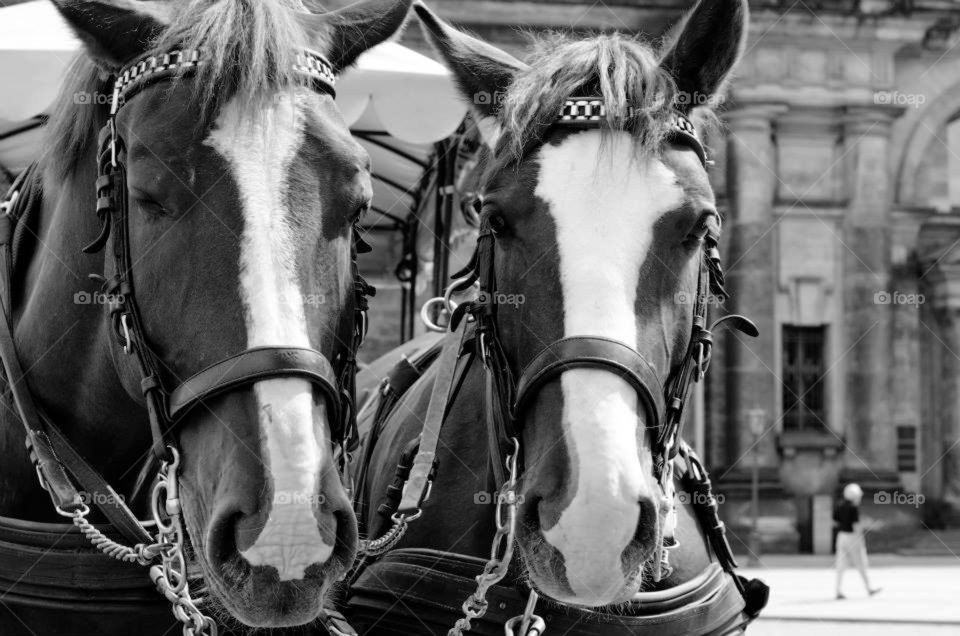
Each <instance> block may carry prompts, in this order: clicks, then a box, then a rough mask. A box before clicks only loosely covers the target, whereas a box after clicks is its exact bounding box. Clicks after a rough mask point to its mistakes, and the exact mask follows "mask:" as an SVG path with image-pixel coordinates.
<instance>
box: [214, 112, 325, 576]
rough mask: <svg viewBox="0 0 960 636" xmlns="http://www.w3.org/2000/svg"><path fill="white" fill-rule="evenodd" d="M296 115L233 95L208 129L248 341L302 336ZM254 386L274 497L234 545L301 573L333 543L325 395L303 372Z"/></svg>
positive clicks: (253, 558) (298, 342)
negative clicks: (236, 252)
mask: <svg viewBox="0 0 960 636" xmlns="http://www.w3.org/2000/svg"><path fill="white" fill-rule="evenodd" d="M303 125H304V121H303V115H302V110H301V106H300V104H299V102H298V100H278V101H277V102H276V103H274V104H272V105H271V106H270V107H269V108H267V109H265V110H258V111H257V112H246V111H245V110H244V104H243V103H242V102H240V101H238V100H233V101H231V102H230V103H228V104H227V105H226V106H225V107H224V108H223V111H222V112H221V114H220V116H219V118H218V120H217V125H216V127H215V130H214V131H213V132H212V133H211V134H210V137H209V139H208V143H209V144H210V145H211V146H213V147H214V148H215V149H216V150H217V151H218V152H219V153H220V154H221V155H223V157H224V158H225V159H226V160H227V161H228V163H229V164H230V167H231V169H232V171H233V177H234V180H235V182H236V185H237V188H238V189H239V192H240V198H241V202H242V205H243V216H244V229H243V236H242V237H241V247H240V293H241V297H242V299H243V303H244V308H245V311H246V322H247V346H249V347H258V346H301V347H309V346H310V339H309V338H308V337H307V323H306V316H305V313H304V304H303V294H302V292H301V289H300V286H299V284H298V277H297V271H296V264H295V254H294V253H293V250H292V246H294V245H296V243H297V241H296V240H295V238H294V237H293V236H292V229H291V227H290V225H289V218H288V217H289V211H288V210H287V207H286V203H285V201H286V180H287V172H288V170H289V166H290V162H291V161H292V160H293V157H294V156H295V154H296V152H297V150H298V148H299V147H300V145H301V144H302V143H303V137H304V133H303ZM317 214H319V212H317ZM253 392H254V396H255V398H256V401H257V408H258V412H259V418H260V436H261V449H262V451H263V453H264V455H265V457H266V462H267V465H268V470H269V478H270V483H271V485H272V487H273V500H272V501H271V502H270V511H269V516H268V517H267V522H266V524H265V525H264V528H263V530H262V531H261V532H260V534H259V536H258V537H257V539H256V541H255V542H254V544H253V545H252V546H250V547H249V548H248V549H246V550H244V551H243V552H242V555H243V557H244V558H246V559H247V561H249V562H250V563H251V564H252V565H269V566H273V567H275V568H276V569H277V571H278V573H279V577H280V580H295V579H301V578H303V577H304V576H305V570H306V568H307V567H309V566H310V565H312V564H315V563H323V562H325V561H326V560H327V559H329V558H330V555H331V554H332V552H333V545H331V544H328V543H327V542H326V541H325V540H324V539H323V537H322V536H321V534H320V530H319V527H318V522H317V520H316V518H315V517H314V512H313V511H314V510H315V509H317V508H318V507H319V504H321V503H322V502H320V501H319V500H318V498H319V496H320V495H319V494H318V493H319V492H320V490H319V476H320V474H321V471H322V470H323V469H324V468H325V467H329V466H330V465H331V464H332V457H331V454H330V452H329V450H328V447H329V440H328V439H327V433H326V431H327V425H326V409H325V405H323V404H321V405H320V406H319V408H316V407H314V403H313V392H312V387H311V385H310V383H309V382H307V381H305V380H299V379H285V378H284V379H271V380H264V381H261V382H257V383H256V384H255V385H254V387H253ZM315 412H319V414H320V417H319V419H318V420H317V421H315V419H314V415H315Z"/></svg>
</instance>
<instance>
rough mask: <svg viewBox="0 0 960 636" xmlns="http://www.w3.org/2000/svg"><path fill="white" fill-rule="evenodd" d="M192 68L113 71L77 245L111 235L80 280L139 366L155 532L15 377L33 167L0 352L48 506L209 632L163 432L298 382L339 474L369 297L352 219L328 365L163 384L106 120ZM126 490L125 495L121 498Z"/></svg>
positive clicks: (307, 63) (219, 365)
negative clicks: (275, 385) (316, 403)
mask: <svg viewBox="0 0 960 636" xmlns="http://www.w3.org/2000/svg"><path fill="white" fill-rule="evenodd" d="M201 64H203V53H202V51H199V50H184V51H172V52H169V53H165V54H161V55H151V56H148V57H145V58H143V59H141V60H139V61H138V62H136V63H134V64H132V65H130V66H128V67H126V68H125V69H123V70H122V71H121V72H119V73H118V74H117V76H116V77H115V80H114V86H113V94H112V99H111V103H110V112H109V117H108V119H107V122H106V124H105V125H104V126H103V128H102V129H101V131H100V134H99V147H98V153H97V167H98V177H97V180H96V196H97V205H96V211H97V216H98V218H99V219H100V222H101V229H100V232H99V235H98V236H97V238H96V239H95V240H94V241H93V242H92V243H90V244H89V245H87V246H86V247H84V248H83V251H84V252H86V253H96V252H99V251H101V250H103V249H104V248H105V247H106V246H107V245H108V243H110V241H109V239H110V237H111V235H112V237H113V240H112V247H113V249H112V251H113V254H112V257H113V265H114V272H115V273H114V274H113V276H111V277H110V278H109V279H105V280H104V279H103V277H100V276H97V275H92V276H91V278H95V279H98V280H103V281H104V282H103V288H104V291H105V293H106V294H107V298H108V300H109V305H108V307H109V316H110V322H111V326H112V333H113V336H114V337H115V339H116V342H117V344H118V345H119V347H120V348H122V350H123V352H124V354H125V355H132V356H134V358H135V359H136V361H137V364H138V367H139V371H140V376H141V381H140V388H141V391H142V393H143V397H144V400H145V403H146V408H147V413H148V419H149V425H150V432H151V436H152V448H151V450H152V453H151V457H150V458H149V459H148V461H149V462H150V464H149V465H148V466H146V467H145V471H144V473H143V474H149V472H150V470H149V469H150V468H151V467H152V466H153V465H155V464H157V463H159V466H160V468H159V473H158V480H157V482H156V484H155V485H154V488H153V492H152V496H151V501H150V504H151V509H152V512H153V517H154V520H153V523H155V524H156V528H157V535H156V537H154V536H152V535H151V533H150V532H149V531H148V530H147V528H146V527H145V525H144V523H145V522H141V521H139V520H138V519H137V517H136V516H135V515H134V513H133V512H132V511H131V510H130V509H129V508H128V507H127V505H126V504H125V503H124V501H123V497H121V496H120V495H118V494H117V493H116V492H115V491H114V490H113V488H111V487H110V485H109V484H108V483H106V481H105V480H104V478H103V477H102V476H100V474H99V473H98V472H97V471H96V470H95V469H94V468H92V467H91V466H90V465H89V464H88V463H87V462H86V461H85V460H84V458H83V457H81V456H80V454H79V453H77V452H76V450H74V448H73V446H72V445H71V443H70V442H69V441H68V440H67V438H66V437H65V436H64V434H63V433H62V432H61V430H60V429H59V427H58V426H56V425H55V424H54V422H53V421H51V419H50V418H49V417H47V415H46V414H45V413H43V411H42V409H40V407H39V406H38V405H37V404H36V403H35V401H34V400H33V397H32V395H31V394H30V392H29V390H28V388H27V384H26V374H25V372H24V370H23V367H22V366H21V362H20V361H19V358H18V355H17V350H16V346H15V344H14V340H13V307H12V304H11V298H12V268H13V263H12V256H11V238H12V234H13V227H14V225H15V223H16V221H17V219H18V215H17V208H18V206H17V200H18V197H19V195H20V193H21V191H22V190H24V189H25V188H27V187H32V185H33V184H32V183H29V181H30V179H31V178H32V179H36V178H37V177H38V175H37V174H35V173H37V172H38V169H37V166H36V164H34V166H31V168H30V169H29V170H28V171H27V172H25V173H24V174H23V175H21V177H20V178H19V179H18V180H17V182H15V183H14V185H13V187H12V188H11V192H10V194H9V195H8V197H7V199H6V201H5V202H4V204H3V207H2V209H0V211H2V212H3V213H2V215H0V249H2V258H0V269H2V270H3V271H0V299H2V302H3V312H4V317H3V319H2V320H0V358H2V362H3V367H4V371H5V374H6V380H7V385H8V386H9V387H10V390H11V393H12V395H13V401H14V404H15V406H16V409H17V413H18V416H19V419H20V420H21V422H22V423H23V425H24V427H25V429H26V437H27V447H28V449H29V452H30V457H31V460H32V461H33V463H34V465H35V467H36V470H37V475H38V477H39V479H40V483H41V485H42V486H43V488H44V489H45V490H46V491H47V492H48V493H49V494H50V496H51V498H52V500H53V504H54V506H55V508H56V510H57V512H58V513H59V514H61V515H62V516H65V517H68V518H70V519H71V520H72V521H73V523H74V524H75V525H76V526H77V527H78V528H80V530H81V531H82V532H83V533H84V534H85V535H86V536H87V537H88V538H89V539H90V540H91V541H92V542H93V543H94V545H95V546H96V547H97V548H98V549H100V550H101V551H103V552H105V553H106V554H108V555H110V556H112V557H115V558H118V559H120V560H124V561H128V562H136V563H140V564H141V565H150V564H151V563H153V562H154V561H156V560H157V559H158V558H159V559H160V560H161V561H162V563H161V564H159V565H153V566H152V568H151V578H152V579H153V580H154V583H155V584H156V585H157V587H158V589H159V591H160V592H161V593H163V594H164V595H165V596H167V598H168V600H170V602H171V603H172V604H173V608H174V614H175V615H176V616H177V618H178V619H179V620H181V622H183V623H184V632H185V633H189V634H201V633H202V634H216V633H217V626H216V624H215V623H214V622H213V620H212V619H210V618H209V617H207V616H205V615H203V614H202V613H201V612H200V611H199V610H197V608H196V606H195V604H194V603H193V601H192V599H191V598H190V594H189V588H188V586H187V572H186V563H185V559H184V555H183V542H184V538H185V533H184V529H183V526H182V521H181V519H180V500H179V494H178V486H177V474H176V473H177V466H178V464H179V453H178V451H177V444H176V441H175V439H174V435H173V432H174V431H175V429H176V426H177V424H178V423H179V422H181V421H182V420H183V418H184V416H185V415H186V414H187V413H189V412H190V411H192V410H193V409H195V408H197V407H198V406H200V405H203V404H205V403H206V402H207V401H208V400H211V399H213V398H215V397H216V396H219V395H221V394H224V393H228V392H230V391H234V390H238V389H242V388H245V387H248V386H250V385H251V384H253V383H255V382H259V381H261V380H264V379H267V378H290V377H297V378H302V379H305V380H307V381H309V382H310V383H311V384H312V385H313V386H315V387H316V388H317V389H318V390H319V391H320V392H321V394H323V396H324V397H325V398H326V403H327V405H328V408H329V410H330V411H331V412H332V414H333V417H332V418H331V428H332V431H331V434H332V439H333V442H334V444H335V445H339V446H340V462H341V470H342V471H343V474H347V472H348V467H347V466H346V464H347V462H348V453H349V452H351V451H353V450H354V449H355V448H356V445H357V444H358V440H357V432H356V413H355V407H354V404H355V376H356V370H357V362H356V352H357V349H358V348H359V346H360V344H361V343H362V341H363V338H364V336H365V335H366V329H367V317H366V312H367V297H368V296H372V295H373V294H374V293H375V290H374V289H373V287H371V286H370V285H368V284H367V283H366V281H365V280H364V279H363V278H362V277H361V276H360V274H359V270H358V266H357V261H356V257H357V254H359V253H364V252H368V251H369V250H370V247H369V246H368V245H367V244H366V242H365V241H364V240H363V239H362V238H361V236H360V234H359V231H358V229H357V228H356V227H354V228H353V243H352V248H351V260H352V271H353V279H354V317H353V321H352V322H353V326H352V334H351V339H350V342H349V343H346V344H345V345H344V346H343V347H342V348H341V350H340V351H339V352H338V353H337V355H336V357H335V359H334V364H331V362H330V361H329V360H328V359H327V358H326V356H324V354H322V353H321V352H319V351H316V350H314V349H310V348H304V347H286V346H270V347H254V348H250V349H247V350H245V351H241V352H238V353H236V354H234V355H231V356H229V357H227V358H225V359H223V360H221V361H219V362H216V363H214V364H212V365H210V366H209V367H207V368H205V369H203V370H202V371H200V372H198V373H196V374H194V375H193V376H191V377H189V378H187V379H186V380H184V381H183V382H180V383H179V384H177V385H176V386H174V387H173V388H172V389H171V388H168V385H167V383H166V382H165V381H164V375H163V373H162V371H161V369H162V368H163V363H162V362H161V359H160V357H159V356H158V355H157V354H156V353H155V352H154V350H153V349H152V348H151V346H150V343H149V341H148V338H147V336H146V333H147V331H146V329H145V328H144V322H143V314H142V312H141V311H140V308H139V306H138V303H137V299H136V293H135V292H136V288H135V285H134V277H133V266H134V257H133V254H132V253H131V241H130V223H129V202H128V200H129V193H128V189H127V174H126V166H125V164H124V159H125V150H126V148H125V145H124V141H123V139H122V137H121V136H120V134H119V132H118V130H117V122H116V117H117V113H118V112H119V110H120V108H121V106H122V105H124V104H126V103H127V102H128V101H129V100H130V99H131V98H133V97H134V96H136V95H137V94H138V93H139V92H141V91H142V90H143V89H145V88H146V87H148V86H151V85H153V84H155V83H157V82H160V81H167V80H171V79H173V78H177V77H187V76H189V75H191V74H192V73H193V72H194V71H195V70H196V68H197V67H198V66H200V65H201ZM294 70H295V71H296V73H297V75H298V76H299V77H300V78H301V79H302V80H304V81H305V85H306V86H309V87H311V88H312V89H313V90H315V91H318V92H322V93H328V94H330V95H331V96H334V95H335V90H334V84H335V82H336V73H335V71H334V69H333V67H332V65H331V64H330V63H329V62H328V61H327V60H326V58H324V57H323V56H322V55H320V54H319V53H317V52H315V51H312V50H306V51H303V52H302V53H301V54H299V55H298V56H297V58H296V65H295V67H294ZM335 365H336V368H335ZM75 484H76V485H75ZM77 485H79V486H80V489H78V487H77ZM137 490H139V488H137ZM83 493H86V496H84V494H83ZM136 496H137V493H136V492H135V493H134V495H133V497H132V499H135V498H136ZM91 500H92V502H93V503H94V504H95V505H97V506H98V507H99V508H100V510H101V511H102V512H103V514H104V516H105V517H106V518H107V520H108V521H109V522H110V524H111V525H112V526H113V527H114V528H116V530H117V531H119V532H120V533H121V535H122V536H123V537H124V539H126V540H127V541H129V542H130V543H131V544H133V545H132V546H125V545H122V544H119V543H116V542H114V541H112V540H110V539H107V537H106V535H104V534H103V533H102V532H101V531H99V530H98V529H97V528H95V527H94V526H93V525H92V524H91V523H90V522H89V521H88V520H87V519H86V516H87V514H88V513H89V507H88V506H87V502H88V501H91ZM148 525H149V524H148Z"/></svg>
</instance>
